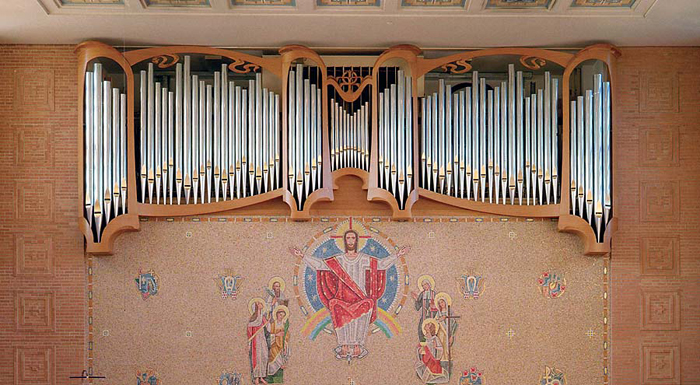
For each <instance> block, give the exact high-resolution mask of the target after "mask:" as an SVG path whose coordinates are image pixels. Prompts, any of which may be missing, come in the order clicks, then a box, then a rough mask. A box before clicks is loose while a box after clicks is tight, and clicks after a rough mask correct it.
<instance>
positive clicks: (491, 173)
mask: <svg viewBox="0 0 700 385" xmlns="http://www.w3.org/2000/svg"><path fill="white" fill-rule="evenodd" d="M471 75H472V76H471V82H470V83H464V84H462V86H460V89H457V90H455V89H453V86H452V85H450V84H446V82H445V79H439V83H438V89H437V90H436V92H433V93H432V94H428V95H425V97H424V98H422V104H421V125H422V130H421V136H422V138H423V140H422V142H421V173H420V175H421V182H422V183H421V187H423V188H424V189H427V190H430V191H434V192H437V193H440V194H444V195H448V196H452V197H458V198H460V199H467V200H474V201H481V202H486V201H488V202H489V203H492V204H499V203H500V204H503V205H505V204H511V205H514V204H517V205H523V204H525V205H549V204H556V203H558V202H559V195H558V189H559V176H558V175H559V173H558V169H559V163H560V159H559V145H560V143H559V131H560V128H559V124H558V116H559V108H558V100H559V96H558V95H559V80H558V79H556V78H552V76H551V74H550V73H549V72H548V71H547V72H544V76H543V81H544V84H543V87H541V88H536V84H534V83H531V84H526V83H525V81H524V79H523V71H517V72H516V71H515V66H514V65H513V64H509V65H508V72H507V80H505V81H500V82H499V81H492V80H490V79H488V78H487V77H485V76H480V74H479V72H478V71H473V72H472V73H471ZM528 85H530V86H531V87H530V89H531V92H526V88H527V86H528Z"/></svg>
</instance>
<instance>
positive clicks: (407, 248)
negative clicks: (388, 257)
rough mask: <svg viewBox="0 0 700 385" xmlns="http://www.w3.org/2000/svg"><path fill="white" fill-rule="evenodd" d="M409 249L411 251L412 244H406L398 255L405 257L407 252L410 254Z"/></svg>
mask: <svg viewBox="0 0 700 385" xmlns="http://www.w3.org/2000/svg"><path fill="white" fill-rule="evenodd" d="M409 251H411V246H404V247H402V248H400V249H399V252H398V253H397V254H396V255H397V256H399V257H403V256H405V255H406V254H408V252H409Z"/></svg>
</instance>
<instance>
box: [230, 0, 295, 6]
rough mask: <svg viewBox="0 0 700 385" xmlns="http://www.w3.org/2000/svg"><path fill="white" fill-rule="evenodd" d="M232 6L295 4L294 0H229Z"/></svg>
mask: <svg viewBox="0 0 700 385" xmlns="http://www.w3.org/2000/svg"><path fill="white" fill-rule="evenodd" d="M231 5H232V6H246V5H252V6H257V5H272V6H277V5H281V6H294V5H296V3H295V2H294V0H231Z"/></svg>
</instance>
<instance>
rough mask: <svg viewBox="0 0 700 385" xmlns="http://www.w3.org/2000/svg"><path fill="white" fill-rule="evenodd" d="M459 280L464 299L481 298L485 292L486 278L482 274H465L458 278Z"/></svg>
mask: <svg viewBox="0 0 700 385" xmlns="http://www.w3.org/2000/svg"><path fill="white" fill-rule="evenodd" d="M457 281H459V290H460V292H462V296H463V297H464V299H479V297H480V296H481V295H482V294H483V293H484V288H485V287H484V281H485V279H484V278H482V277H481V275H476V274H463V275H462V276H461V277H459V278H457Z"/></svg>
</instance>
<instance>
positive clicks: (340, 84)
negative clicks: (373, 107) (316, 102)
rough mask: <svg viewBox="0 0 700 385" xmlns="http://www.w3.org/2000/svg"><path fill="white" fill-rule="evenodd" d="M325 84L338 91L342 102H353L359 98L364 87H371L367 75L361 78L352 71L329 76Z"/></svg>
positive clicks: (369, 77) (369, 78)
mask: <svg viewBox="0 0 700 385" xmlns="http://www.w3.org/2000/svg"><path fill="white" fill-rule="evenodd" d="M327 82H328V85H330V86H332V87H334V88H335V89H336V90H337V91H338V93H339V94H340V97H341V98H342V99H343V100H345V101H346V102H353V101H355V100H357V98H359V97H360V95H361V94H362V90H364V89H365V87H367V86H369V85H371V83H372V77H371V76H369V75H368V76H365V77H364V78H362V77H360V75H358V74H357V72H355V71H354V70H347V71H345V72H344V73H343V74H342V75H341V76H338V77H333V76H329V77H328V80H327Z"/></svg>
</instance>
